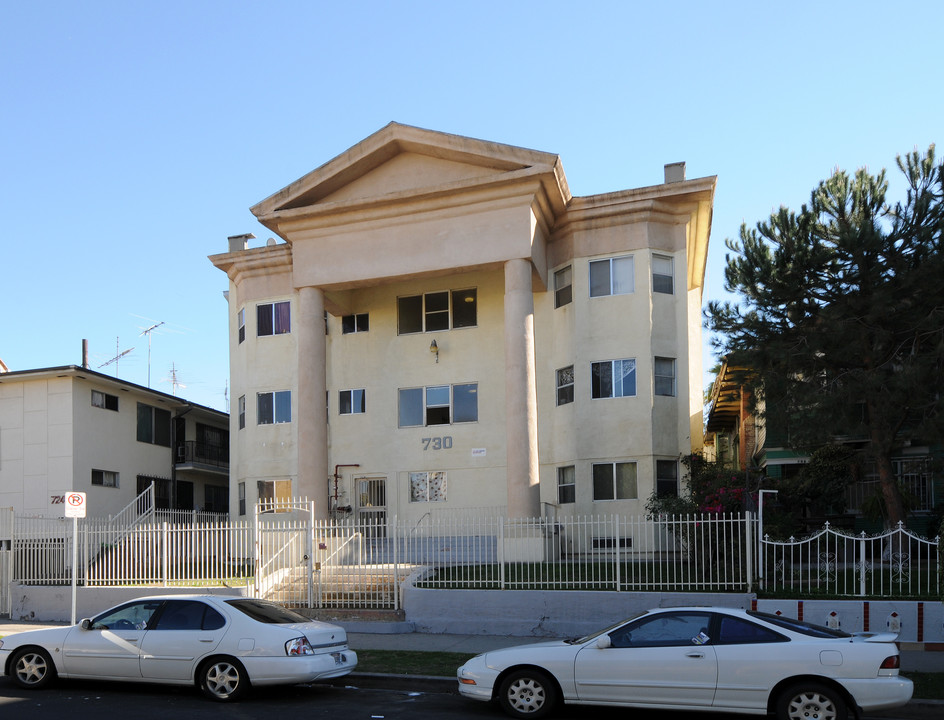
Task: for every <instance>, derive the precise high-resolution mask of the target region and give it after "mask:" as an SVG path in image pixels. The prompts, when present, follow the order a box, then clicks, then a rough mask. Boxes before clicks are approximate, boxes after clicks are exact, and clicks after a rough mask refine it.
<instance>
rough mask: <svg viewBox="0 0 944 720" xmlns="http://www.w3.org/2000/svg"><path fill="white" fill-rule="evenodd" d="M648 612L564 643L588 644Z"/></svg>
mask: <svg viewBox="0 0 944 720" xmlns="http://www.w3.org/2000/svg"><path fill="white" fill-rule="evenodd" d="M648 612H649V611H648V610H643V611H642V612H639V613H636V614H635V615H631V616H629V617H628V618H625V619H624V620H620V621H619V622H618V623H613V624H612V625H610V626H609V627H605V628H603V629H602V630H597V631H596V632H595V633H590V634H589V635H584V636H583V637H580V638H570V639H569V640H567V641H566V642H568V643H570V644H571V645H583V644H584V643H585V642H590V641H591V640H593V639H594V638H598V637H600V636H601V635H606V634H607V633H609V632H612V631H613V630H615V629H616V628H618V627H620V626H622V625H625V624H626V623H628V622H629V621H630V620H635V619H636V618H638V617H642V616H643V615H645V614H646V613H648Z"/></svg>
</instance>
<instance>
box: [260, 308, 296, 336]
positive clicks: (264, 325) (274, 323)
mask: <svg viewBox="0 0 944 720" xmlns="http://www.w3.org/2000/svg"><path fill="white" fill-rule="evenodd" d="M291 308H292V304H291V303H290V302H288V301H287V300H286V301H283V302H274V303H264V304H262V305H257V306H256V335H257V336H258V337H265V336H267V335H284V334H285V333H290V332H292V309H291Z"/></svg>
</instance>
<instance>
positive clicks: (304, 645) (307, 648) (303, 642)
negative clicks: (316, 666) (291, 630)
mask: <svg viewBox="0 0 944 720" xmlns="http://www.w3.org/2000/svg"><path fill="white" fill-rule="evenodd" d="M285 654H286V655H314V654H315V651H314V650H312V649H311V645H309V644H308V638H305V637H297V638H295V639H293V640H289V641H288V642H287V643H285Z"/></svg>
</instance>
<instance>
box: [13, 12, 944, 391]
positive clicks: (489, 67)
mask: <svg viewBox="0 0 944 720" xmlns="http://www.w3.org/2000/svg"><path fill="white" fill-rule="evenodd" d="M942 20H944V3H942V2H939V1H938V0H928V1H926V2H909V1H908V0H899V1H898V2H890V1H889V2H882V3H879V2H871V1H869V0H858V1H857V2H822V1H820V2H783V3H763V2H756V0H754V1H751V2H715V3H710V2H685V1H681V2H673V3H657V2H639V3H637V2H628V1H627V2H592V1H588V2H583V3H578V2H573V0H570V1H568V2H556V1H553V0H552V1H544V2H525V1H517V2H516V1H515V0H503V1H502V2H492V1H491V0H488V1H485V2H459V1H457V2H442V1H438V2H410V0H399V1H397V2H379V1H375V2H348V3H338V2H318V1H317V0H307V1H297V2H287V1H281V0H267V1H266V2H259V1H258V0H257V1H255V2H240V1H238V0H230V1H228V2H223V1H212V2H211V1H203V2H201V1H200V0H188V1H187V2H179V1H177V0H170V1H165V2H160V3H156V2H155V3H144V2H133V1H131V0H123V1H120V2H119V1H113V2H104V1H101V0H89V1H88V2H74V1H72V0H69V1H67V0H54V1H44V0H35V1H33V2H12V1H8V2H6V3H4V6H3V8H2V12H0V184H2V186H0V210H2V217H0V223H2V228H3V236H2V239H0V301H2V308H3V312H2V316H0V359H3V360H4V361H5V362H6V364H7V365H8V366H9V367H10V369H12V370H24V369H30V368H38V367H51V366H58V365H68V364H78V363H80V361H81V342H82V339H83V338H87V339H88V340H89V343H90V347H91V360H92V362H91V364H92V367H93V368H98V367H99V366H100V365H102V364H104V363H106V362H107V361H108V360H110V359H111V358H112V357H114V356H115V355H116V352H117V351H124V350H127V349H129V348H132V347H133V348H134V350H133V351H132V352H130V353H129V354H128V355H126V356H125V357H124V358H123V359H122V360H121V361H120V362H119V363H118V374H119V376H120V377H121V378H122V379H125V380H128V381H131V382H136V383H139V384H141V385H147V384H148V365H149V363H148V343H147V338H146V337H142V336H141V332H142V330H144V329H146V328H147V327H149V326H150V325H153V324H155V323H157V322H161V321H163V322H164V323H165V325H163V326H162V327H161V328H160V329H159V330H157V331H155V332H154V333H153V334H152V335H151V341H152V342H151V359H150V373H151V381H150V383H151V386H152V387H154V388H156V389H159V390H163V391H165V392H171V391H172V390H173V387H172V384H171V382H170V377H171V370H172V368H174V369H176V373H177V380H178V382H179V383H181V384H183V385H185V386H186V387H185V388H178V390H177V393H178V394H179V395H182V396H184V397H187V398H189V399H191V400H193V401H195V402H199V403H202V404H204V405H209V406H211V407H216V408H219V409H226V408H225V404H224V402H225V401H224V390H225V388H226V384H227V378H228V375H229V368H228V355H227V353H228V350H227V322H228V320H227V307H226V304H225V301H224V299H223V295H222V293H223V291H224V290H225V289H226V286H227V284H226V276H225V275H224V274H223V273H222V272H220V271H219V270H217V269H216V268H214V267H213V266H212V265H211V264H210V262H209V261H208V260H207V256H208V255H211V254H214V253H219V252H225V251H226V247H227V246H226V238H227V236H229V235H235V234H240V233H244V232H254V233H255V234H256V235H257V237H258V238H259V241H258V242H262V241H264V239H265V238H266V237H268V236H269V234H270V233H268V231H266V229H265V228H263V227H262V226H261V225H259V224H258V223H256V221H255V218H254V217H253V216H252V214H251V213H250V212H249V207H250V206H251V205H253V204H255V203H256V202H258V201H260V200H262V199H264V198H266V197H267V196H269V195H270V194H272V193H273V192H275V191H277V190H279V189H281V188H282V187H284V186H285V185H287V184H289V183H290V182H292V181H294V180H295V179H297V178H299V177H301V176H302V175H304V174H305V173H307V172H309V171H310V170H313V169H314V168H316V167H318V166H320V165H321V164H323V163H324V162H326V161H328V160H330V159H331V158H332V157H334V156H335V155H337V154H339V153H341V152H343V151H344V150H346V149H347V148H348V147H350V146H351V145H353V144H355V143H357V142H358V141H360V140H361V139H363V138H365V137H366V136H368V135H370V134H371V133H373V132H375V131H376V130H379V129H380V128H381V127H383V126H384V125H386V124H387V123H388V122H390V121H392V120H395V121H397V122H401V123H406V124H410V125H416V126H419V127H424V128H429V129H433V130H440V131H444V132H449V133H455V134H459V135H467V136H470V137H476V138H482V139H486V140H491V141H495V142H501V143H508V144H511V145H518V146H522V147H528V148H533V149H536V150H542V151H547V152H553V153H557V154H558V155H560V157H561V159H562V162H563V166H564V171H565V173H566V174H567V178H568V181H569V184H570V188H571V191H572V192H573V193H574V194H575V195H590V194H594V193H601V192H609V191H614V190H620V189H624V188H631V187H639V186H645V185H653V184H657V183H660V182H661V181H662V172H663V171H662V168H663V165H665V164H666V163H669V162H677V161H685V162H687V164H688V177H689V178H695V177H702V176H707V175H717V176H718V191H717V195H716V202H715V214H714V223H713V228H712V236H711V250H710V255H709V264H708V285H707V289H706V294H705V296H706V298H705V299H706V301H707V300H708V299H717V298H721V297H723V296H724V288H723V267H724V256H725V247H724V240H725V238H728V237H736V236H737V234H738V229H739V227H740V225H741V223H742V222H744V221H746V222H748V223H750V224H754V223H755V222H756V221H758V220H761V219H765V218H766V217H767V216H768V215H769V214H770V212H771V211H772V210H774V209H775V208H777V207H778V206H779V205H781V204H786V205H788V206H790V207H798V206H799V205H800V204H801V203H802V202H804V201H806V200H807V199H808V197H809V193H810V191H811V190H812V189H813V187H814V186H815V184H816V183H817V182H818V181H819V180H821V179H823V178H825V177H826V176H828V175H829V174H830V173H831V172H832V170H833V169H834V168H836V167H842V168H845V169H849V170H854V169H856V168H857V167H860V166H868V167H869V168H870V169H872V170H878V169H879V168H882V167H887V168H888V169H889V173H890V176H891V177H892V178H893V179H897V177H896V173H897V171H894V172H893V168H894V163H895V156H896V155H898V154H901V153H904V152H908V151H910V150H912V149H914V148H915V147H917V148H919V149H922V150H924V149H926V148H927V146H928V145H929V144H930V143H932V142H942V141H944V132H942V130H944V92H942V89H941V81H940V77H939V74H940V67H941V50H940V48H941V42H942V37H941V35H942V28H944V23H942ZM940 151H941V152H944V146H942V147H941V148H940ZM894 188H899V189H900V185H898V184H895V183H893V189H894ZM706 357H707V356H706ZM708 366H710V358H708V360H706V367H708ZM101 370H102V372H108V373H113V372H114V366H113V365H109V366H107V367H104V368H102V369H101Z"/></svg>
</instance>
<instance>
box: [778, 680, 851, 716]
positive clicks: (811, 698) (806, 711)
mask: <svg viewBox="0 0 944 720" xmlns="http://www.w3.org/2000/svg"><path fill="white" fill-rule="evenodd" d="M848 714H849V712H848V709H847V708H846V701H845V700H844V699H843V697H842V695H840V694H839V693H838V692H836V691H835V690H833V689H832V688H829V687H826V686H825V685H819V684H816V683H811V684H804V685H793V686H792V687H789V688H787V690H786V691H785V692H783V693H782V694H781V695H780V698H779V700H778V701H777V720H846V718H847V716H848Z"/></svg>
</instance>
